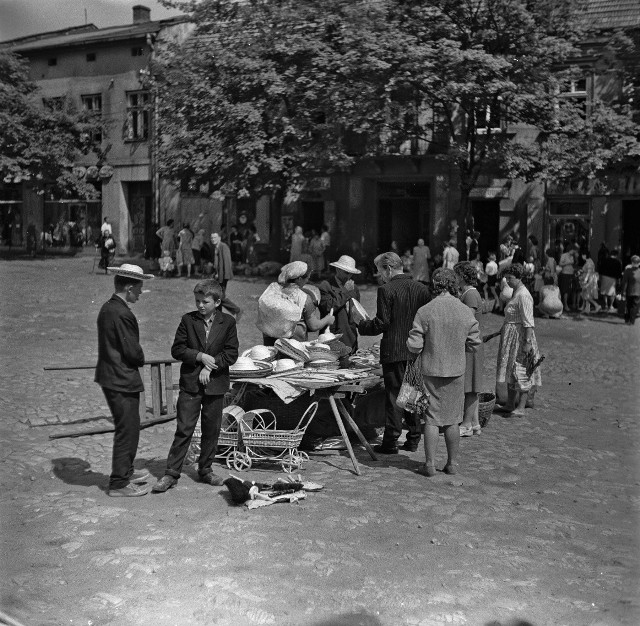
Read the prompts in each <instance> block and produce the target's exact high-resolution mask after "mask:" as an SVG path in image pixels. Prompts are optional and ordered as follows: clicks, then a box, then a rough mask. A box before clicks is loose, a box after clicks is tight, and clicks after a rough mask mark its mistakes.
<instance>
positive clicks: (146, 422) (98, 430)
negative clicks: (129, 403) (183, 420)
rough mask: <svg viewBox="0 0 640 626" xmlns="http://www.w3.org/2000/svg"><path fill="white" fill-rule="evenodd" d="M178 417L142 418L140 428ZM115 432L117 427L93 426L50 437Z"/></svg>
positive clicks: (63, 437) (60, 437)
mask: <svg viewBox="0 0 640 626" xmlns="http://www.w3.org/2000/svg"><path fill="white" fill-rule="evenodd" d="M174 419H176V415H175V414H172V415H163V416H162V417H159V418H154V419H150V420H141V421H140V429H141V430H142V429H143V428H147V427H148V426H153V425H154V424H162V423H164V422H170V421H171V420H174ZM112 432H115V428H114V427H113V426H104V427H101V428H91V429H89V430H72V431H69V432H66V433H57V434H55V435H49V439H66V438H69V437H84V436H85V435H100V434H103V433H112Z"/></svg>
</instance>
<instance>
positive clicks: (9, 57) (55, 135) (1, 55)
mask: <svg viewBox="0 0 640 626" xmlns="http://www.w3.org/2000/svg"><path fill="white" fill-rule="evenodd" d="M37 95H38V90H37V87H36V85H35V83H33V82H32V81H31V80H30V79H29V77H28V62H27V61H25V60H24V59H21V58H20V57H19V56H17V55H15V54H13V53H11V52H10V51H7V50H0V177H2V179H5V180H29V181H31V183H32V184H33V185H34V186H36V187H37V186H41V185H43V184H44V183H45V182H52V181H55V183H56V185H57V186H58V188H59V189H60V191H61V192H66V193H68V194H81V195H85V196H86V195H91V194H92V193H95V189H94V188H93V186H92V185H90V184H89V183H86V182H84V181H83V180H80V179H78V178H77V177H76V176H75V175H74V173H73V164H74V162H75V161H76V159H77V156H78V153H84V154H86V153H88V152H89V151H91V150H92V149H97V146H96V145H95V144H94V142H93V140H92V138H93V137H95V136H96V133H98V132H101V131H102V127H101V124H100V123H99V122H97V121H96V120H94V119H92V118H91V117H90V116H89V115H88V114H86V113H84V112H80V113H78V112H76V111H75V110H74V109H73V107H72V106H71V104H70V103H69V102H67V101H66V100H56V101H55V102H50V103H49V104H48V106H42V104H40V103H39V102H37V100H36V96H37Z"/></svg>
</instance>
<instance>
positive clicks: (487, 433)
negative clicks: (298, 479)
mask: <svg viewBox="0 0 640 626" xmlns="http://www.w3.org/2000/svg"><path fill="white" fill-rule="evenodd" d="M92 261H93V260H92V259H91V258H88V257H79V258H71V259H68V258H59V259H46V260H34V261H27V260H13V261H0V284H1V285H2V298H1V300H0V348H1V355H0V359H1V366H2V367H1V369H0V407H1V415H2V419H1V420H0V463H1V464H2V465H1V471H0V488H1V489H0V507H1V509H0V510H1V521H2V533H1V535H2V550H1V553H0V554H1V557H0V558H1V559H2V561H1V563H2V574H3V575H2V576H1V577H0V590H1V592H2V610H3V611H5V612H6V613H8V614H10V615H12V616H13V617H15V618H17V619H20V620H21V621H22V622H23V623H24V624H28V625H32V624H33V625H40V624H87V625H89V624H94V625H97V624H118V625H119V624H122V625H125V626H126V625H136V626H137V625H154V626H155V625H159V626H163V625H170V624H177V625H180V626H181V625H183V624H184V625H190V624H199V625H200V624H218V625H238V624H239V625H243V624H251V625H253V624H296V625H298V624H301V625H307V624H309V625H325V626H328V625H347V624H349V625H351V624H354V625H366V626H378V625H380V626H381V625H384V626H387V625H396V624H411V625H421V626H436V625H439V624H468V625H472V626H473V625H476V624H479V625H489V624H493V625H495V624H504V625H507V624H508V625H511V626H513V625H515V624H521V625H522V624H525V623H530V624H535V625H545V624H567V625H576V626H578V625H579V626H582V625H586V624H589V625H593V626H595V625H598V626H605V625H607V626H608V625H616V624H629V625H632V624H638V623H640V600H639V596H638V581H639V578H640V577H639V575H638V574H639V567H638V506H639V504H640V500H639V490H638V486H639V485H640V474H639V472H638V463H637V461H638V457H637V449H638V400H639V398H638V389H639V388H640V386H639V385H638V365H639V362H638V354H639V352H638V347H639V344H640V341H639V338H640V325H637V326H636V327H633V328H631V327H626V326H624V324H622V322H621V320H619V319H617V318H614V317H606V316H604V317H602V316H599V317H597V318H595V317H593V318H580V317H574V318H569V319H566V320H539V321H538V322H537V335H538V341H539V344H540V346H541V349H542V351H543V352H544V353H545V354H546V355H547V360H546V361H545V363H544V371H543V385H544V386H543V388H542V390H541V392H540V393H539V394H538V397H537V398H536V402H537V406H536V408H535V409H534V410H531V411H528V412H527V416H526V417H525V418H523V419H504V418H501V417H500V416H499V415H498V414H495V415H493V417H492V418H491V421H490V423H489V425H488V427H487V428H486V429H485V430H484V433H483V434H482V436H480V437H473V438H467V439H463V440H462V441H461V447H462V458H461V472H460V474H459V475H456V476H447V475H445V474H442V473H438V475H437V476H436V477H434V478H432V479H427V478H424V477H422V476H420V475H418V474H417V473H416V470H417V468H418V467H419V465H420V463H422V462H424V459H423V450H422V446H421V447H420V449H419V451H418V452H416V453H406V452H401V453H400V454H399V455H398V456H396V457H388V456H387V457H382V458H381V460H380V461H379V462H373V461H371V460H370V459H369V457H368V456H367V455H366V453H365V452H364V451H363V450H359V451H357V455H358V458H359V461H360V463H361V468H362V476H360V477H358V476H355V475H354V474H353V473H352V472H351V471H350V462H349V459H348V457H346V456H345V455H344V454H343V453H339V452H337V451H332V452H325V453H321V454H318V455H314V456H313V458H312V460H311V462H310V463H309V464H308V466H307V467H306V469H305V470H304V475H305V477H307V478H308V479H310V480H315V481H318V482H322V483H324V484H325V485H326V488H325V489H324V491H322V492H319V493H312V494H309V496H308V498H307V500H305V501H303V502H300V503H299V504H296V505H287V504H282V505H277V506H272V507H269V508H266V509H260V510H256V511H248V510H246V509H245V508H243V507H234V506H231V505H230V504H229V502H228V500H227V498H226V497H225V494H224V492H225V491H226V490H225V489H219V488H212V487H209V486H206V485H202V484H200V483H196V482H195V481H194V474H193V471H192V469H189V470H188V471H187V472H186V476H184V477H183V479H182V480H181V481H180V483H179V485H178V487H177V488H175V489H173V490H171V491H169V492H168V493H166V494H164V495H149V496H146V497H144V498H139V499H132V500H126V499H124V500H122V499H121V500H117V499H111V498H108V497H107V496H106V494H105V492H104V489H105V486H106V483H107V476H108V473H109V466H110V453H111V435H109V434H103V435H95V436H90V437H81V438H77V439H56V440H50V439H49V434H51V433H55V432H60V431H61V430H63V429H68V428H69V426H64V425H60V423H61V422H70V421H75V420H81V419H84V418H87V417H92V416H99V415H105V416H106V415H108V410H107V407H106V404H105V401H104V399H103V397H102V394H101V392H100V389H99V387H98V386H97V385H95V384H94V383H93V382H92V372H91V371H90V370H85V371H73V372H70V371H61V372H44V371H43V369H42V368H43V366H44V365H50V364H54V363H59V364H68V365H72V364H76V365H77V364H92V363H94V362H95V358H96V346H97V342H96V331H95V320H96V315H97V313H98V310H99V307H100V306H101V304H102V303H103V302H104V301H105V300H106V299H107V298H108V297H109V296H110V294H111V291H112V289H111V287H112V280H111V278H110V277H106V276H104V275H97V274H92V273H91V266H92ZM193 282H194V281H193V280H192V281H190V282H188V281H186V280H183V279H169V280H162V279H158V280H154V281H152V282H150V283H149V284H148V285H147V287H148V292H146V293H144V294H143V295H142V298H141V300H140V302H139V303H138V304H136V305H134V307H135V308H134V310H135V312H136V314H137V316H138V318H139V321H140V327H141V333H142V338H141V339H142V344H143V346H144V348H145V353H146V356H147V358H164V357H167V356H168V353H169V347H170V344H171V341H172V339H173V333H174V332H175V328H176V326H177V323H178V320H179V316H180V315H181V313H182V312H184V311H185V310H190V308H191V306H192V295H191V291H192V288H193ZM263 287H264V282H260V281H248V280H247V281H241V280H237V281H233V282H232V283H231V284H230V288H229V295H230V297H231V298H232V299H234V300H237V301H238V302H239V303H240V304H241V305H242V306H243V307H244V309H245V311H246V315H245V316H244V317H243V319H242V321H241V323H240V335H241V347H242V348H246V347H249V346H251V345H253V344H254V343H257V342H258V340H259V333H258V331H257V329H256V328H255V308H256V306H255V305H256V301H257V297H258V295H259V293H260V292H261V291H262V289H263ZM363 303H364V304H365V306H366V307H367V308H368V309H369V310H370V311H374V310H375V287H373V286H371V287H369V288H365V289H363ZM488 318H489V319H488V327H489V328H488V330H494V329H497V328H499V326H500V324H501V318H500V317H498V316H494V315H489V316H488ZM366 341H367V342H368V341H369V340H366ZM487 346H488V350H487V352H488V358H487V363H486V371H487V374H488V380H491V376H492V375H493V371H494V362H495V351H496V349H497V342H496V341H493V342H491V343H490V344H487ZM176 373H177V370H176ZM487 387H488V388H489V389H490V388H491V384H488V385H487ZM173 428H174V424H173V423H171V422H170V423H167V424H164V425H159V426H154V427H151V428H148V429H146V430H143V431H142V434H141V440H140V449H139V453H138V460H137V462H136V463H137V465H139V466H141V467H142V466H146V467H148V468H149V469H151V471H152V472H153V474H155V475H156V476H160V475H161V474H162V472H163V462H164V459H165V458H166V454H167V452H168V447H169V444H170V442H171V438H172V434H173ZM440 455H441V459H442V460H441V463H444V445H443V444H442V443H441V449H440ZM220 473H221V474H223V475H226V474H227V473H228V472H227V470H226V468H223V467H221V468H220ZM278 475H281V474H279V473H278V469H277V468H276V467H275V466H269V465H263V466H261V467H259V468H258V469H255V470H252V471H250V472H248V473H247V476H248V477H251V478H257V479H260V480H273V479H275V477H276V476H278ZM0 621H1V620H0Z"/></svg>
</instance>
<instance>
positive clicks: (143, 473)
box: [129, 468, 151, 485]
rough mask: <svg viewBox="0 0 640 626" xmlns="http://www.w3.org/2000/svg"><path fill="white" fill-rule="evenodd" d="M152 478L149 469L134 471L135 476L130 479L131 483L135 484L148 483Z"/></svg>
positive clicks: (132, 475)
mask: <svg viewBox="0 0 640 626" xmlns="http://www.w3.org/2000/svg"><path fill="white" fill-rule="evenodd" d="M150 476H151V472H150V471H149V470H148V469H144V468H143V469H139V470H133V474H131V476H130V477H129V482H131V483H134V484H136V485H137V484H139V483H146V482H147V481H148V480H149V477H150Z"/></svg>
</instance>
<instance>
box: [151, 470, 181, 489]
mask: <svg viewBox="0 0 640 626" xmlns="http://www.w3.org/2000/svg"><path fill="white" fill-rule="evenodd" d="M177 484H178V479H177V478H174V477H173V476H169V475H168V474H165V475H164V476H163V477H162V478H161V479H160V480H159V481H158V482H157V483H156V484H155V485H154V486H153V487H152V488H151V491H152V492H153V493H164V492H165V491H168V490H169V489H171V487H175V486H176V485H177Z"/></svg>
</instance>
